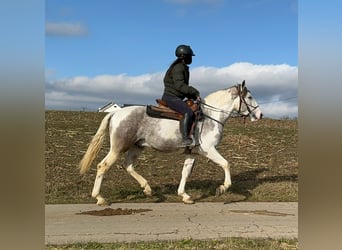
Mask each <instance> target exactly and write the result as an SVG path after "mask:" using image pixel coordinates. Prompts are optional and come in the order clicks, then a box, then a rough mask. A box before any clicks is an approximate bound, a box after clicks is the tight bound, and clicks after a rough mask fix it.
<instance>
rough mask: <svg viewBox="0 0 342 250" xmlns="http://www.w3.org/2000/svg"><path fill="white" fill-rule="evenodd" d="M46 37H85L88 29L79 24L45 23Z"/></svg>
mask: <svg viewBox="0 0 342 250" xmlns="http://www.w3.org/2000/svg"><path fill="white" fill-rule="evenodd" d="M45 32H46V35H49V36H66V37H71V36H85V35H87V34H88V29H87V27H86V26H85V25H83V24H81V23H68V22H60V23H54V22H47V23H46V24H45Z"/></svg>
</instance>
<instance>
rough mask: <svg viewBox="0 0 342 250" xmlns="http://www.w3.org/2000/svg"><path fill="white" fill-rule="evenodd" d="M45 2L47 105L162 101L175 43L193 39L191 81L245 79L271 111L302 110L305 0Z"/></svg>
mask: <svg viewBox="0 0 342 250" xmlns="http://www.w3.org/2000/svg"><path fill="white" fill-rule="evenodd" d="M45 9H46V12H45V21H46V23H45V32H46V38H45V75H46V96H45V98H46V108H47V109H67V110H71V109H75V110H78V109H80V108H81V107H82V108H86V109H89V110H96V109H97V108H99V107H101V106H103V105H105V104H106V103H108V102H110V101H114V102H117V103H119V104H124V103H139V104H149V103H153V102H154V99H155V98H157V97H159V96H161V94H162V91H163V82H162V77H163V74H164V73H165V71H166V69H167V67H168V66H169V64H170V63H171V62H172V61H173V60H174V59H175V56H174V50H175V48H176V46H177V45H179V44H188V45H190V46H191V47H192V49H193V50H194V52H195V54H196V56H195V57H194V59H193V63H192V64H191V65H190V69H191V79H190V85H193V86H194V87H196V88H198V89H199V90H200V92H201V94H202V96H203V97H205V95H206V94H208V93H210V92H212V91H214V90H217V89H222V88H225V87H229V86H231V85H233V84H235V83H236V82H241V81H242V80H244V79H245V80H246V82H247V85H248V86H249V87H250V90H251V91H252V93H253V94H254V96H255V97H256V98H257V100H258V101H259V102H260V103H265V104H264V105H263V106H264V108H266V111H268V112H266V116H267V113H268V114H269V116H271V117H277V116H278V117H285V116H297V99H296V96H297V82H298V80H297V73H298V67H297V65H298V62H297V57H298V48H297V41H298V38H297V33H298V29H297V21H298V18H297V15H298V14H297V1H294V0H242V1H238V0H232V1H230V0H197V1H195V0H159V1H157V0H150V1H143V0H131V1H121V0H115V1H114V0H102V1H91V0H88V1H84V0H83V1H82V0H71V1H70V0H68V1H64V0H62V1H61V0H58V1H57V0H53V1H51V0H47V1H46V2H45ZM284 99H289V100H288V101H283V100H284ZM264 113H265V111H264Z"/></svg>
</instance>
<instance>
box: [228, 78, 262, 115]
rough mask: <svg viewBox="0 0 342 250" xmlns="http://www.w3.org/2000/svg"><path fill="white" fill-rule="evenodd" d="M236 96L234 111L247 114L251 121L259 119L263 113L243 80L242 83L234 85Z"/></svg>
mask: <svg viewBox="0 0 342 250" xmlns="http://www.w3.org/2000/svg"><path fill="white" fill-rule="evenodd" d="M236 88H237V92H236V98H235V100H234V111H237V112H238V113H239V115H241V116H246V117H247V116H249V117H250V119H251V121H255V120H258V119H261V118H262V116H263V114H262V113H261V110H260V108H259V105H258V103H257V101H256V100H255V99H254V97H253V96H252V94H251V92H250V91H249V90H248V89H247V87H246V84H245V80H244V81H243V82H242V84H239V85H237V86H236Z"/></svg>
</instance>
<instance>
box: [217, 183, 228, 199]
mask: <svg viewBox="0 0 342 250" xmlns="http://www.w3.org/2000/svg"><path fill="white" fill-rule="evenodd" d="M224 192H226V188H225V187H224V186H223V185H220V186H218V188H216V196H220V195H221V194H223V193H224Z"/></svg>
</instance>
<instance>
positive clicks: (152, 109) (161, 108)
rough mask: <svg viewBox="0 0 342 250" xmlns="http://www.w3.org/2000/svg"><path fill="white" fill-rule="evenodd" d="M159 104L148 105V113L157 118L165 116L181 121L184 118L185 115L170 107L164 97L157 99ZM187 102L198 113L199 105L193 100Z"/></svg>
mask: <svg viewBox="0 0 342 250" xmlns="http://www.w3.org/2000/svg"><path fill="white" fill-rule="evenodd" d="M156 102H157V104H158V106H153V105H147V107H146V113H147V114H148V115H149V116H151V117H155V118H165V119H172V120H177V121H180V120H182V119H183V118H184V115H183V114H181V113H178V112H177V111H175V110H172V109H171V108H169V107H168V106H167V104H166V102H165V101H163V100H162V99H156ZM185 102H186V104H187V105H188V106H189V107H190V108H191V109H192V110H193V111H194V112H195V113H196V112H197V111H198V110H199V105H198V104H197V103H194V102H193V101H192V100H186V101H185Z"/></svg>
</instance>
